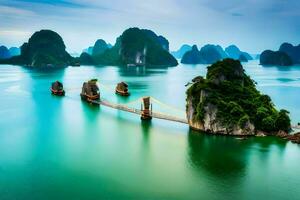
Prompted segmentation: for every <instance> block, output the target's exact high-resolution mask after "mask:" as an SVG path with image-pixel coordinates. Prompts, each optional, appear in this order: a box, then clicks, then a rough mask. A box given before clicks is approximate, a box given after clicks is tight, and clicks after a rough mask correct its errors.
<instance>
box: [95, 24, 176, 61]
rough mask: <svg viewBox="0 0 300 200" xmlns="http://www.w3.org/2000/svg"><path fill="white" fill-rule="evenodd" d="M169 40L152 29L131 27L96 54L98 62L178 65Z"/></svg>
mask: <svg viewBox="0 0 300 200" xmlns="http://www.w3.org/2000/svg"><path fill="white" fill-rule="evenodd" d="M168 50H169V42H168V40H167V39H166V38H164V37H163V36H158V35H156V34H155V33H154V32H153V31H151V30H146V29H139V28H129V29H127V30H125V31H124V32H123V33H122V35H121V36H120V37H118V38H117V40H116V43H115V45H114V46H113V47H112V48H110V49H107V50H106V51H105V52H104V53H103V54H101V55H99V56H94V60H95V62H96V63H98V64H111V65H128V64H135V65H137V64H138V65H146V66H176V65H177V64H178V62H177V60H176V59H175V58H174V57H173V56H172V55H171V54H170V53H169V51H168Z"/></svg>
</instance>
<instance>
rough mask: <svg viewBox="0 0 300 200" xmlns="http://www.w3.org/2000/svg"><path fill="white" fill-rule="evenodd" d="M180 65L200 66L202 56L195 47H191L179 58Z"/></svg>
mask: <svg viewBox="0 0 300 200" xmlns="http://www.w3.org/2000/svg"><path fill="white" fill-rule="evenodd" d="M181 63H184V64H201V63H203V59H202V56H201V54H200V51H199V50H198V47H197V45H193V47H192V49H191V50H189V51H187V52H185V53H184V55H183V56H182V58H181Z"/></svg>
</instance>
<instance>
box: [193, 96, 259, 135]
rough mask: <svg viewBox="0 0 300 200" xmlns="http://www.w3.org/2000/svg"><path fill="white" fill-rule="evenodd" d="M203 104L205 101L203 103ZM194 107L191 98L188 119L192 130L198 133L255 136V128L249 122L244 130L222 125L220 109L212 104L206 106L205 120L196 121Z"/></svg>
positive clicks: (238, 127)
mask: <svg viewBox="0 0 300 200" xmlns="http://www.w3.org/2000/svg"><path fill="white" fill-rule="evenodd" d="M201 102H202V103H203V101H201ZM194 113H195V110H194V107H193V104H192V100H191V98H188V99H187V119H188V122H189V125H190V127H191V128H192V129H194V130H198V131H205V132H207V133H212V134H223V135H255V127H254V125H253V124H252V123H251V122H250V121H247V122H246V125H245V126H244V127H243V128H242V127H240V126H239V125H234V126H232V127H231V128H228V127H227V126H226V125H224V124H222V123H221V121H220V120H218V118H217V113H218V107H217V106H216V105H213V104H211V103H208V104H207V105H206V106H204V117H203V120H195V119H194Z"/></svg>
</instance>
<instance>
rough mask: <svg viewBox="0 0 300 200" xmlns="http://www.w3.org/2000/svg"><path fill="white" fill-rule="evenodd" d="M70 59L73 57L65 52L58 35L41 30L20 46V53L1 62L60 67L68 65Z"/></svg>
mask: <svg viewBox="0 0 300 200" xmlns="http://www.w3.org/2000/svg"><path fill="white" fill-rule="evenodd" d="M72 61H73V58H72V57H71V56H70V55H69V54H68V53H67V52H66V46H65V44H64V42H63V39H62V38H61V37H60V35H58V34H57V33H56V32H54V31H51V30H41V31H38V32H35V33H34V34H33V35H32V36H31V37H30V38H29V40H28V42H26V43H24V44H23V45H22V46H21V55H19V56H14V57H12V58H10V59H7V60H2V63H7V64H20V65H28V66H33V67H45V66H54V67H56V66H59V67H61V66H67V65H69V64H70V63H71V62H72Z"/></svg>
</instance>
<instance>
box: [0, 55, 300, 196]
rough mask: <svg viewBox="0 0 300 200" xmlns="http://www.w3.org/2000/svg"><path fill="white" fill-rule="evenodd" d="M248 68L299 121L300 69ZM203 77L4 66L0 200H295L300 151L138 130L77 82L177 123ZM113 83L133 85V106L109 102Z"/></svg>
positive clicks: (184, 132)
mask: <svg viewBox="0 0 300 200" xmlns="http://www.w3.org/2000/svg"><path fill="white" fill-rule="evenodd" d="M245 69H246V72H247V73H248V74H250V75H251V77H252V78H253V79H254V80H255V81H256V82H257V84H258V88H259V89H260V90H261V91H263V92H264V93H266V94H268V95H270V96H271V97H272V99H273V101H274V103H275V104H276V106H277V107H278V108H285V109H288V110H290V111H291V117H292V121H293V123H296V122H299V121H300V107H299V94H300V66H293V67H286V68H285V67H263V66H259V65H258V64H257V62H256V61H253V62H250V63H248V64H246V65H245ZM205 73H206V67H205V66H204V65H195V66H193V65H179V66H178V67H174V68H167V69H166V68H163V69H136V68H120V67H110V66H105V67H94V66H81V67H68V68H65V69H57V70H47V71H40V70H30V69H27V68H23V67H19V66H7V65H3V66H0V92H1V96H0V119H1V120H0V199H1V200H6V199H299V196H300V190H299V189H298V186H299V185H300V176H299V175H298V172H299V166H300V146H298V145H295V144H292V143H290V142H286V141H283V140H280V139H277V138H273V137H266V138H250V139H248V140H238V139H236V138H233V137H224V136H209V135H203V134H198V133H195V132H193V131H190V130H189V128H188V127H187V126H186V125H184V124H179V123H173V122H167V121H162V120H157V119H153V120H152V122H151V123H142V122H141V121H140V118H139V116H137V115H133V114H130V113H124V112H122V111H116V110H111V109H110V108H106V107H101V106H100V107H93V106H90V105H88V104H86V103H84V102H81V101H80V98H79V93H80V87H81V85H82V82H83V81H85V80H87V79H90V78H98V79H99V80H100V88H101V95H102V97H103V98H105V99H107V100H110V101H113V102H119V103H129V102H132V101H134V100H136V99H138V98H139V97H142V96H145V95H150V96H153V97H155V98H156V99H159V100H160V101H161V102H163V103H166V104H169V105H170V108H169V109H166V108H164V107H163V106H159V105H156V104H154V107H153V108H154V110H156V111H161V112H170V113H172V112H173V113H172V114H176V115H183V113H182V112H180V110H184V108H185V90H186V88H185V86H184V85H185V84H186V83H187V82H188V81H189V80H191V79H192V78H193V77H195V76H197V75H204V74H205ZM54 80H61V81H63V82H64V85H65V88H66V92H67V94H66V97H63V98H60V97H56V96H52V95H50V92H49V86H50V83H51V81H54ZM119 81H126V82H127V83H128V84H129V88H130V91H131V93H132V95H131V96H130V97H129V98H124V97H120V96H116V95H115V94H114V92H113V90H114V87H115V85H116V83H117V82H119ZM131 105H132V106H137V107H139V106H140V105H139V102H135V103H134V102H133V103H132V104H131ZM171 108H172V109H171ZM164 109H165V110H164Z"/></svg>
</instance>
